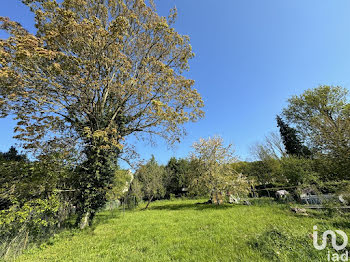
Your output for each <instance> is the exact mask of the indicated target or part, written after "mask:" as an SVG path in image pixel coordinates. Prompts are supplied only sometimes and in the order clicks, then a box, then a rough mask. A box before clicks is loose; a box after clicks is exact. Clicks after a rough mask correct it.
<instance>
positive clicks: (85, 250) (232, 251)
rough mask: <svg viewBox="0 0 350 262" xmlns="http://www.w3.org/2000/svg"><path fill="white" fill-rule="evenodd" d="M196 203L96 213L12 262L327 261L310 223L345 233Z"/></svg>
mask: <svg viewBox="0 0 350 262" xmlns="http://www.w3.org/2000/svg"><path fill="white" fill-rule="evenodd" d="M196 202H198V200H176V201H158V202H154V203H152V204H151V206H150V209H149V210H145V211H144V210H141V209H138V210H134V211H126V212H125V213H124V214H123V213H122V212H120V211H115V212H114V213H113V212H107V211H105V212H101V213H99V214H98V216H97V220H96V222H95V225H94V226H93V227H91V228H89V229H87V230H84V231H67V232H63V233H61V234H59V235H56V236H55V237H54V238H53V239H52V240H51V241H49V243H48V244H46V245H44V246H41V247H40V248H36V249H31V250H29V251H27V252H26V253H25V254H23V255H22V256H21V257H19V258H18V259H17V261H35V262H36V261H152V262H154V261H247V262H248V261H249V262H250V261H298V262H300V261H327V255H326V252H327V251H326V250H325V251H316V250H315V249H314V248H313V245H312V239H311V237H310V234H311V233H312V230H313V225H318V227H319V228H320V230H321V231H322V230H327V229H342V230H345V231H347V233H349V232H350V231H349V230H348V229H347V228H348V226H349V225H348V224H347V223H346V222H344V223H342V222H339V219H338V220H335V218H333V219H332V218H327V217H326V216H321V217H317V218H316V217H304V216H296V215H294V214H293V213H292V212H291V211H289V208H288V207H287V206H284V205H276V204H274V205H264V204H259V205H252V206H243V205H228V204H225V205H222V206H214V205H196V204H195V203H196ZM335 221H338V222H335Z"/></svg>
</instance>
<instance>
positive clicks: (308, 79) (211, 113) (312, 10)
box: [0, 0, 350, 163]
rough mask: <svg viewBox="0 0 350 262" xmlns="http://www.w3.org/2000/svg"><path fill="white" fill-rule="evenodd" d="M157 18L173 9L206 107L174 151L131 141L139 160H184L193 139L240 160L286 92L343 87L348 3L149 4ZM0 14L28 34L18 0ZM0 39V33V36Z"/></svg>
mask: <svg viewBox="0 0 350 262" xmlns="http://www.w3.org/2000/svg"><path fill="white" fill-rule="evenodd" d="M155 2H156V4H157V7H158V12H159V13H160V14H161V15H167V13H168V10H169V9H170V8H171V7H173V6H176V7H177V8H178V13H179V16H178V21H177V23H176V29H177V30H178V31H179V32H180V33H182V34H187V35H189V36H190V37H191V43H192V46H193V48H194V51H195V53H196V57H195V58H194V59H193V60H192V61H191V70H190V72H189V73H188V74H187V75H188V76H189V77H191V78H193V79H195V80H196V85H195V87H196V88H197V89H198V90H199V92H200V93H201V94H202V96H203V98H204V101H205V105H206V107H205V111H206V117H205V119H203V120H201V121H200V122H197V123H194V124H188V125H186V127H187V131H188V136H187V137H185V138H184V140H183V141H182V143H181V144H179V145H177V147H176V148H175V149H167V146H166V144H164V143H163V142H161V141H160V142H159V143H158V146H157V147H151V146H149V145H147V144H144V143H136V146H137V149H138V151H139V152H140V153H141V156H142V157H143V158H149V157H150V155H151V154H154V155H155V156H156V159H158V160H159V162H161V163H166V161H167V160H168V159H169V158H170V157H171V156H177V157H184V156H186V155H187V154H188V152H189V151H190V146H191V144H192V143H193V142H194V141H196V140H197V139H199V138H200V137H208V136H212V135H214V134H218V135H221V136H223V137H224V139H225V140H226V141H227V142H233V143H234V144H235V146H236V151H237V154H238V155H240V156H241V159H246V158H248V157H249V147H250V146H251V145H252V144H253V143H254V142H256V141H259V140H261V139H263V137H264V135H265V134H267V133H268V132H270V131H273V130H277V129H276V123H275V116H276V114H278V113H280V112H281V110H282V108H283V107H284V106H285V105H286V100H287V98H288V97H290V96H291V95H293V94H300V93H301V92H303V90H305V89H308V88H314V87H317V86H318V85H320V84H327V85H341V86H343V87H346V88H349V85H350V1H348V0H337V1H329V0H307V1H306V0H264V1H262V0H220V1H216V0H210V1H209V0H156V1H155ZM0 15H1V16H9V17H10V18H12V19H14V20H17V21H19V22H21V23H22V24H23V25H25V26H26V28H27V29H29V30H31V31H33V30H34V28H33V17H32V15H31V13H30V12H29V10H28V8H26V7H25V6H23V5H22V4H21V3H20V1H19V0H11V1H4V0H3V1H2V3H1V9H0ZM0 36H1V35H0ZM13 127H14V122H13V121H12V120H11V119H0V128H1V129H0V150H2V151H3V150H6V149H8V148H9V147H10V146H11V145H12V144H14V143H15V141H14V140H13V139H12V138H11V137H12V135H13V132H12V130H13Z"/></svg>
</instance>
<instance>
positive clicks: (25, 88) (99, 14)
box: [0, 0, 204, 214]
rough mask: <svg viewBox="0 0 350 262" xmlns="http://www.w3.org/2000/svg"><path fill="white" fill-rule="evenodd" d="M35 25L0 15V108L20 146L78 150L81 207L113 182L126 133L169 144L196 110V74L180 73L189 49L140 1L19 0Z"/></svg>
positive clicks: (96, 201) (98, 202)
mask: <svg viewBox="0 0 350 262" xmlns="http://www.w3.org/2000/svg"><path fill="white" fill-rule="evenodd" d="M23 2H24V3H25V4H26V5H28V6H29V7H30V10H31V11H32V12H33V13H34V15H35V27H36V28H37V32H36V34H35V35H34V34H32V33H30V32H28V31H27V30H25V29H24V27H22V25H20V24H19V23H17V22H15V21H11V20H10V19H9V18H5V17H0V29H1V30H5V31H6V32H7V33H8V34H9V37H8V38H7V39H1V41H0V86H1V89H0V98H1V101H0V110H1V115H2V116H6V115H8V114H12V115H15V116H16V119H17V120H18V122H17V126H16V128H15V131H16V133H17V135H16V138H17V139H20V140H21V141H22V142H23V144H24V147H25V148H27V149H32V150H34V152H37V153H39V154H40V153H42V152H43V151H44V153H45V152H47V151H48V150H51V151H52V150H53V151H57V150H60V151H59V152H63V153H64V154H66V155H67V157H68V156H69V155H70V154H71V153H72V152H75V151H76V150H78V151H79V150H80V151H81V152H82V153H84V154H83V157H82V158H80V159H81V161H80V162H82V164H81V165H80V167H79V171H80V172H79V173H80V174H81V175H80V181H79V183H78V186H79V188H80V192H81V201H82V202H83V203H85V204H83V205H82V210H81V212H82V213H86V214H89V213H94V212H95V210H96V209H97V208H99V207H101V206H103V203H104V201H105V194H106V187H107V186H108V185H110V184H112V179H113V176H114V173H115V167H116V159H117V158H118V157H120V154H121V152H122V151H123V149H124V148H125V146H126V144H127V140H126V138H127V137H128V136H130V135H137V136H138V137H145V136H147V137H149V136H151V137H152V136H154V135H158V136H161V137H163V138H165V139H166V140H167V141H169V142H170V143H174V142H176V141H179V140H180V138H181V137H182V135H183V134H184V131H185V130H184V128H183V125H182V124H184V123H186V122H188V121H196V120H198V119H199V118H201V117H202V116H203V114H204V113H203V111H202V109H201V108H202V107H203V101H202V99H201V96H200V95H199V93H198V92H197V90H196V89H194V88H193V85H194V81H193V80H192V79H188V78H186V77H185V76H183V73H184V71H186V70H188V69H189V65H188V62H189V60H190V59H191V58H193V56H194V53H193V51H192V47H191V45H190V40H189V37H188V36H183V35H180V34H179V33H177V32H176V31H175V29H174V28H173V27H172V25H173V23H174V21H175V19H176V15H177V12H176V10H175V9H173V10H171V11H170V14H169V16H168V17H161V16H159V15H158V14H157V12H156V9H155V6H154V4H153V2H152V1H151V2H150V4H147V3H146V1H144V0H79V1H72V0H63V1H56V0H23Z"/></svg>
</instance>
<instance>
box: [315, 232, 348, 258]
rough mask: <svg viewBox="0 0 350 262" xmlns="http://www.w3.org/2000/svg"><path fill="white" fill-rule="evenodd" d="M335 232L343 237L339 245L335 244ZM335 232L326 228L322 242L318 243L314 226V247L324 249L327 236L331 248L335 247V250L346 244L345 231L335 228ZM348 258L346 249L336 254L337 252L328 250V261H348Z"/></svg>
mask: <svg viewBox="0 0 350 262" xmlns="http://www.w3.org/2000/svg"><path fill="white" fill-rule="evenodd" d="M335 232H336V233H337V234H339V235H340V236H341V237H342V238H343V244H341V245H338V244H337V235H336V234H335ZM335 232H334V231H333V230H327V231H325V232H323V234H322V244H321V245H319V244H318V231H317V226H314V233H313V244H314V247H315V248H316V249H317V250H323V249H325V248H326V246H327V240H328V236H330V237H331V243H332V247H333V249H335V250H336V251H339V250H342V249H344V248H345V247H346V246H347V244H348V236H347V235H346V234H345V232H343V231H341V230H335ZM348 260H349V254H348V251H346V252H345V253H344V254H338V253H333V254H331V253H330V252H328V261H348Z"/></svg>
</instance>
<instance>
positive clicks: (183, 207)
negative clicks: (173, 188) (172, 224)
mask: <svg viewBox="0 0 350 262" xmlns="http://www.w3.org/2000/svg"><path fill="white" fill-rule="evenodd" d="M232 207H234V205H230V204H221V205H216V204H203V203H200V204H197V203H189V204H175V203H174V204H166V205H160V206H150V207H149V208H148V210H189V209H192V210H205V209H214V210H215V209H228V208H232Z"/></svg>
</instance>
